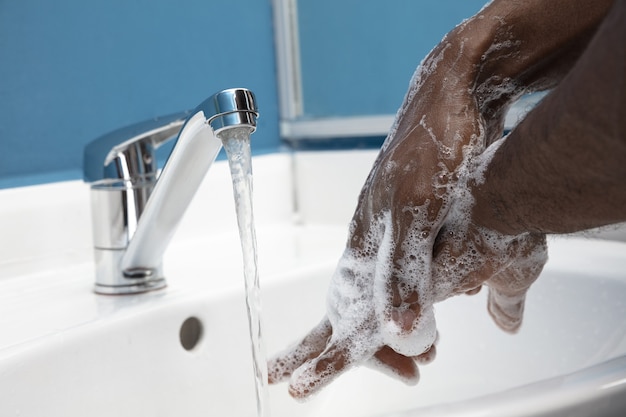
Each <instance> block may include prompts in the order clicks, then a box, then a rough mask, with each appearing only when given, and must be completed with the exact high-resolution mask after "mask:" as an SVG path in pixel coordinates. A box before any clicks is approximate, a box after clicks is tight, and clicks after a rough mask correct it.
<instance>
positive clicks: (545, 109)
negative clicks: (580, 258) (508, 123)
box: [473, 1, 626, 234]
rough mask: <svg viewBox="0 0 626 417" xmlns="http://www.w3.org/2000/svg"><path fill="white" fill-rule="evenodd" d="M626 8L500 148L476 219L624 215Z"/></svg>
mask: <svg viewBox="0 0 626 417" xmlns="http://www.w3.org/2000/svg"><path fill="white" fill-rule="evenodd" d="M625 9H626V7H625V6H624V2H621V1H620V2H616V5H615V7H614V9H613V10H612V11H611V14H610V15H609V16H608V17H607V19H606V20H605V22H604V23H603V24H602V26H601V27H600V29H599V30H598V33H597V35H596V37H595V38H594V39H593V41H592V43H591V44H590V46H589V48H587V50H586V51H585V53H584V54H583V55H582V56H581V58H580V59H579V60H578V62H577V64H576V65H575V66H574V68H573V69H572V71H571V72H570V73H569V74H568V75H567V76H566V77H565V78H564V79H563V81H562V82H561V83H560V84H559V85H558V87H557V88H555V90H554V91H553V92H552V93H551V94H550V95H548V96H547V97H546V98H545V99H544V101H543V102H542V103H540V104H539V105H538V106H537V107H536V108H535V110H533V111H532V112H531V113H530V114H529V115H528V116H527V117H526V119H525V120H524V121H523V122H522V123H520V125H519V126H518V127H517V128H516V129H514V131H513V132H511V134H510V135H509V137H508V138H507V139H506V140H505V142H504V143H503V144H502V146H501V147H500V149H498V151H497V152H496V153H495V155H494V157H493V159H492V161H491V163H490V164H489V166H488V168H487V171H486V173H485V180H484V183H483V184H481V185H479V186H477V187H476V188H475V190H474V195H475V200H476V204H475V207H474V211H473V214H474V218H475V221H476V222H477V223H478V224H480V225H483V226H486V227H489V228H492V229H495V230H497V231H500V232H502V233H505V234H518V233H521V232H526V231H531V232H549V233H568V232H574V231H578V230H583V229H588V228H592V227H597V226H602V225H606V224H611V223H617V222H621V221H626V137H625V135H626V133H625V132H626V81H625V79H624V78H625V75H626V59H625V55H626V54H625V51H624V46H623V42H624V39H626V30H625V28H626V11H625Z"/></svg>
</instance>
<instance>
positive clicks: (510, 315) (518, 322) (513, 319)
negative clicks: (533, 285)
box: [487, 289, 524, 334]
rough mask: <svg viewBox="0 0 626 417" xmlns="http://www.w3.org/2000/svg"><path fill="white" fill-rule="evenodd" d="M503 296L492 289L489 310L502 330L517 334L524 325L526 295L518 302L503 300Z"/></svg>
mask: <svg viewBox="0 0 626 417" xmlns="http://www.w3.org/2000/svg"><path fill="white" fill-rule="evenodd" d="M502 298H503V297H502V296H499V295H498V293H497V292H496V291H495V290H493V289H490V291H489V297H488V299H487V311H488V312H489V315H490V316H491V318H492V319H493V321H494V323H495V324H496V325H497V326H498V327H499V328H500V329H501V330H503V331H504V332H506V333H509V334H516V333H517V332H519V329H520V328H521V326H522V320H523V316H524V297H521V299H518V300H517V301H516V302H509V300H507V301H503V300H502Z"/></svg>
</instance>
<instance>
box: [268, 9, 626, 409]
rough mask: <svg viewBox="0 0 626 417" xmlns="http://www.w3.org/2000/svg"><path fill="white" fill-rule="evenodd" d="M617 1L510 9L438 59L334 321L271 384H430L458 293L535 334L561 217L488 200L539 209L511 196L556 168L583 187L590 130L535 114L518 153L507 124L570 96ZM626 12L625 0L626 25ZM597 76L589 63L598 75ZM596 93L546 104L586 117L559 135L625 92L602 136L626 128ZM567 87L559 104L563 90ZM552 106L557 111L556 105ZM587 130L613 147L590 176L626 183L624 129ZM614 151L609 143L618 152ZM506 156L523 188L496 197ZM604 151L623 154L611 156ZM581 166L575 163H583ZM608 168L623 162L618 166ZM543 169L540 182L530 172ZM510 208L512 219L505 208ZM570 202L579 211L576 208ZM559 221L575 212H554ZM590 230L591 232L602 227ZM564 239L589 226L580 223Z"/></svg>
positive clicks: (416, 89)
mask: <svg viewBox="0 0 626 417" xmlns="http://www.w3.org/2000/svg"><path fill="white" fill-rule="evenodd" d="M618 3H619V2H618ZM612 4H613V2H612V1H611V0H581V1H576V2H573V1H570V0H555V1H552V2H545V1H542V0H528V1H527V2H523V3H519V2H517V3H511V2H507V1H500V0H494V1H492V2H490V3H489V4H488V5H487V6H486V7H485V8H483V9H482V10H481V12H479V14H478V15H477V16H475V17H474V18H472V19H469V20H468V21H466V22H464V23H462V24H461V25H459V26H458V27H457V28H455V29H454V30H453V31H452V32H450V34H448V35H447V36H446V38H444V39H443V41H442V42H441V43H440V44H439V45H438V46H437V47H436V48H435V49H434V50H433V51H432V52H431V53H430V54H429V55H428V56H427V57H426V59H425V60H424V62H423V63H422V64H421V65H420V67H419V68H418V70H417V71H416V74H415V76H414V78H413V79H412V80H411V84H410V89H409V91H408V93H407V96H406V98H405V101H404V103H403V106H402V107H401V109H400V111H399V112H398V115H397V118H396V124H395V125H394V127H393V128H392V130H391V132H390V134H389V137H388V138H387V140H386V141H385V143H384V144H383V147H382V149H381V153H380V154H379V157H378V159H377V160H376V163H375V164H374V167H373V168H372V171H371V173H370V175H369V177H368V179H367V181H366V183H365V185H364V187H363V190H362V192H361V195H360V197H359V201H358V206H357V210H356V212H355V215H354V217H353V221H352V224H351V228H350V232H349V238H348V242H347V245H346V250H345V252H344V254H343V256H342V258H341V259H340V261H339V265H338V266H337V269H336V271H335V273H334V275H333V277H332V282H331V285H330V290H329V294H328V305H327V315H326V317H324V318H323V320H322V321H321V322H320V324H319V325H318V326H317V327H316V328H315V329H313V330H312V331H311V332H310V333H309V334H308V335H307V336H306V337H305V338H304V339H303V340H302V341H300V342H299V343H298V344H296V345H295V346H294V347H292V348H290V349H288V350H286V351H285V352H283V353H280V354H279V355H277V356H276V357H275V358H274V359H272V360H271V361H270V362H269V365H268V367H269V379H270V382H273V383H276V382H280V381H283V380H285V379H290V384H289V391H290V393H291V394H292V395H293V396H294V397H297V398H304V397H307V396H309V395H311V394H313V393H315V392H316V391H318V390H319V389H321V388H322V387H324V386H325V385H327V384H328V383H330V382H331V381H332V380H334V379H335V378H336V377H337V376H339V375H340V374H341V373H343V372H345V371H346V370H348V369H350V368H351V367H354V366H356V365H359V364H370V365H373V366H374V367H376V368H377V369H379V370H381V371H384V372H386V373H388V374H390V375H392V376H395V377H398V378H399V379H401V380H403V381H405V382H407V383H415V382H417V380H418V378H419V372H418V368H417V366H418V365H419V364H422V363H424V362H427V361H429V360H432V359H433V357H434V355H435V347H434V345H435V342H436V339H437V330H436V325H435V317H434V311H433V304H434V303H436V302H440V301H443V300H445V299H447V298H449V297H451V296H454V295H458V294H463V293H467V294H473V293H476V292H477V291H478V290H480V288H481V286H482V285H485V286H487V287H488V288H489V294H488V306H487V307H488V311H489V313H490V315H491V316H492V318H493V319H494V321H495V322H496V324H497V325H498V326H499V327H500V328H502V329H503V330H505V331H508V332H515V331H516V330H517V329H518V328H519V326H520V324H521V321H522V315H523V309H524V300H525V296H526V292H527V290H528V288H529V287H530V285H531V284H532V283H533V282H534V280H535V279H536V278H537V276H538V275H539V273H540V272H541V270H542V268H543V265H544V264H545V261H546V259H547V254H546V243H545V235H544V234H542V233H540V232H541V231H545V230H550V228H546V227H545V225H544V224H543V223H542V220H545V219H546V218H547V217H548V216H542V213H541V212H540V211H541V210H539V212H538V210H537V207H543V206H545V200H541V199H538V200H537V201H535V202H534V204H535V205H534V206H532V205H531V206H532V207H534V208H535V210H534V211H533V212H532V213H533V215H532V217H533V218H534V219H536V220H538V222H536V224H535V227H534V228H528V227H526V226H525V221H528V220H532V219H530V218H529V216H528V215H526V216H522V215H520V214H519V213H526V212H525V211H524V210H521V211H520V210H516V208H517V207H512V206H511V204H508V205H507V204H503V205H501V206H493V204H492V201H493V200H492V199H491V198H485V195H486V196H489V195H490V194H489V192H490V191H491V192H494V190H495V191H497V193H496V194H497V195H498V196H499V198H501V199H502V202H503V203H505V202H508V203H510V202H511V201H515V202H517V204H519V203H521V204H524V201H523V200H524V198H527V197H532V196H533V192H532V191H530V192H529V191H527V193H526V194H524V195H522V196H521V197H522V199H521V200H520V199H519V198H505V197H510V195H509V194H513V196H514V197H517V195H516V190H517V189H519V188H520V184H522V185H524V186H525V185H527V183H530V184H533V186H535V187H540V186H542V187H545V185H544V184H542V182H541V180H543V179H544V178H548V177H550V178H552V179H559V178H560V176H559V175H558V174H559V172H556V173H555V172H554V167H555V166H556V165H554V161H557V160H558V161H559V162H560V163H561V164H560V165H558V166H559V167H561V168H564V169H566V172H567V173H568V177H569V178H570V179H573V178H577V177H578V176H579V175H578V174H579V173H578V172H577V171H578V170H579V167H580V166H581V165H582V164H574V165H571V164H570V165H571V166H570V165H568V164H567V163H566V162H563V155H561V152H560V151H561V150H562V149H564V147H565V146H566V145H571V143H572V140H573V139H575V136H576V135H572V134H571V133H572V132H569V131H567V132H566V133H567V134H562V133H563V132H562V131H561V130H562V129H561V130H559V129H556V130H554V132H552V131H551V129H548V127H551V126H552V124H554V123H553V120H552V119H551V118H550V117H551V116H554V115H555V114H557V113H554V112H553V113H550V112H549V111H548V112H545V109H544V110H543V111H542V112H532V113H531V115H530V116H529V117H527V118H526V120H525V121H524V122H522V123H521V124H520V126H521V127H518V128H516V129H515V130H514V131H513V133H512V134H511V136H509V139H513V138H514V139H515V141H514V142H511V141H510V140H509V141H507V139H500V138H501V136H502V130H503V129H502V126H503V118H504V113H505V111H506V108H507V105H508V103H510V102H511V101H512V100H514V99H515V98H516V97H519V95H520V94H522V93H525V92H529V91H535V90H539V89H546V88H552V87H555V86H560V85H562V84H559V83H560V82H561V80H563V79H564V77H565V76H566V74H568V71H569V70H570V69H571V67H572V65H574V64H575V63H576V60H577V59H578V58H579V56H580V55H581V54H583V52H584V51H585V48H586V47H587V44H588V43H589V42H590V39H591V38H592V36H593V34H594V31H595V29H596V28H597V27H598V25H599V24H600V23H601V22H602V20H603V19H604V16H605V15H606V13H607V11H608V10H609V8H610V7H611V5H612ZM616 4H617V3H616ZM622 6H623V5H622V4H619V7H620V8H621V10H622V17H621V19H623V16H624V14H623V9H624V8H623V7H622ZM616 7H617V6H616ZM616 10H617V9H616ZM618 11H619V10H618ZM611 22H613V21H611ZM615 22H617V23H615ZM622 23H623V20H622V21H620V20H615V21H614V22H613V23H612V24H616V26H615V27H616V28H617V29H616V30H615V31H614V32H606V33H605V36H608V37H609V38H610V36H612V35H611V33H616V34H617V35H616V36H615V37H614V38H610V39H608V40H609V41H610V42H611V44H612V45H619V42H620V41H621V40H622V39H623V36H622V34H623V28H624V25H623V24H622ZM620 28H621V29H620ZM620 30H621V32H620ZM620 36H621V37H620ZM590 49H592V51H600V52H598V53H600V57H601V59H597V58H596V57H595V55H593V54H592V55H591V56H590V57H591V58H590V60H589V61H588V62H592V63H593V65H592V66H590V68H591V70H592V72H595V63H596V62H606V63H608V62H612V61H611V60H612V59H613V58H614V56H615V54H613V53H612V52H613V51H614V50H615V47H612V48H608V49H606V51H608V54H605V55H602V53H601V52H602V51H604V49H602V48H595V49H593V48H590ZM583 57H584V56H583ZM615 62H618V63H619V62H622V61H618V60H615ZM607 67H608V66H607ZM586 68H587V67H584V66H583V67H582V71H583V73H584V71H585V69H586ZM610 68H611V70H612V71H614V73H615V74H616V76H615V77H613V78H614V79H618V78H619V77H622V76H623V73H622V74H620V75H619V76H618V75H617V74H618V73H619V71H623V66H619V65H613V66H611V67H610ZM584 74H587V73H584ZM584 74H583V75H584ZM613 78H611V77H609V78H607V79H613ZM588 79H593V78H588V77H587V78H585V77H582V78H581V80H582V82H580V80H578V79H576V78H571V77H570V78H566V77H565V80H564V81H563V83H564V84H566V86H567V83H568V81H569V82H570V83H571V82H572V80H573V81H574V85H573V86H572V85H570V86H569V87H570V90H569V91H577V90H579V89H580V86H594V85H595V84H594V83H592V82H587V81H586V80H588ZM596 82H597V79H596ZM607 85H610V84H607ZM594 88H595V87H594ZM594 88H591V90H589V89H588V90H583V91H584V93H583V96H581V97H582V98H583V100H582V101H579V104H578V105H577V106H574V107H572V108H569V107H568V106H567V105H566V103H568V102H570V101H572V100H571V99H572V96H571V95H568V94H565V96H566V98H568V100H561V101H559V100H552V101H549V100H544V103H546V102H549V103H552V104H554V103H556V104H559V106H557V107H558V108H561V109H563V108H566V109H568V108H569V110H568V111H570V112H571V114H572V115H574V114H575V115H577V116H576V118H573V117H572V116H567V117H565V120H567V121H568V123H557V124H556V127H557V128H562V127H563V126H569V124H570V121H571V120H577V119H581V118H582V119H584V117H586V116H587V114H588V113H589V112H588V111H587V108H586V107H585V105H583V104H580V103H586V101H585V100H586V97H587V96H590V97H591V96H593V97H595V98H596V99H598V97H601V98H606V97H612V98H614V100H613V102H611V103H613V104H610V105H607V106H604V107H601V108H599V114H610V115H612V116H611V117H612V118H611V119H610V120H609V121H608V122H606V123H603V124H601V126H604V125H608V126H610V129H609V130H610V132H609V133H611V132H613V133H614V132H623V127H622V126H621V125H619V126H618V123H616V122H618V121H619V120H623V118H619V117H617V116H615V114H616V113H615V112H608V113H607V111H608V110H610V109H613V108H621V109H623V106H622V107H620V105H621V104H620V103H623V101H621V102H620V101H619V100H620V97H621V96H619V95H617V94H608V93H606V92H603V91H600V92H597V94H596V93H594ZM609 88H610V87H609ZM565 91H568V90H565ZM604 91H608V89H605V90H604ZM555 92H556V93H559V88H556V89H555ZM594 94H596V95H595V96H594ZM550 97H555V94H551V95H550ZM556 97H557V98H558V97H559V96H558V95H556ZM598 102H600V101H599V100H598ZM564 103H565V104H564ZM580 108H583V109H585V111H584V112H583V114H582V115H581V113H576V112H575V111H573V109H580ZM548 109H552V110H554V107H550V105H548ZM544 114H547V115H548V116H547V117H546V116H544ZM568 114H570V113H568ZM533 116H534V117H533ZM595 116H597V114H596V115H595ZM529 119H530V120H531V121H533V122H534V123H537V126H539V130H538V131H535V132H534V136H535V137H534V138H530V139H533V140H531V141H530V142H532V143H534V146H531V149H530V150H528V149H526V155H525V156H526V158H525V159H523V164H522V163H521V161H519V160H517V159H520V157H519V156H520V153H516V152H514V151H519V149H520V148H523V147H521V146H520V143H523V142H521V139H522V138H520V135H524V134H525V133H523V132H532V129H528V128H527V127H528V123H526V122H528V120H529ZM600 120H602V119H600ZM587 122H589V124H588V129H587V130H584V129H581V131H583V132H582V135H581V137H582V138H583V139H585V140H586V139H589V143H597V142H598V140H599V139H603V140H604V141H603V142H600V145H598V146H599V148H596V149H594V150H593V152H590V153H591V154H593V155H596V154H598V155H602V158H596V159H597V161H598V164H597V166H594V169H595V171H590V172H591V173H592V178H593V180H597V179H598V178H604V177H606V178H612V177H614V176H615V175H611V172H612V171H615V172H623V171H620V170H619V167H620V166H621V167H623V160H620V158H619V155H621V154H619V153H616V155H618V157H615V156H613V155H612V152H611V149H623V145H622V142H623V138H622V137H619V135H617V137H616V136H615V135H611V134H605V135H601V136H600V137H598V136H597V133H598V132H600V131H602V132H604V130H602V129H598V126H600V125H598V124H597V123H595V124H594V121H593V120H587ZM596 122H597V120H596ZM609 122H610V123H609ZM611 123H613V124H611ZM622 124H623V123H622ZM615 126H617V127H615ZM579 127H580V126H579ZM611 129H612V130H611ZM518 132H522V133H518ZM548 133H553V136H554V135H556V139H555V137H552V139H553V141H552V142H553V146H552V147H550V146H548V145H547V144H546V141H545V140H544V139H545V136H546V135H548ZM577 133H580V132H577ZM616 142H617V145H616ZM503 143H504V144H505V146H504V147H501V145H502V144H503ZM512 143H513V144H515V145H511V144H512ZM605 143H608V145H609V146H603V145H604V144H605ZM499 147H500V148H499ZM498 149H500V150H501V151H507V152H499V153H498V156H500V158H498V159H497V161H498V162H499V167H502V165H505V166H506V165H507V164H508V165H513V164H512V163H511V162H513V160H514V159H515V161H514V162H516V163H517V170H516V171H515V172H514V174H515V175H510V176H509V180H510V178H513V180H510V181H513V183H506V184H504V186H503V187H501V189H498V188H497V187H495V188H494V187H493V181H494V180H493V179H492V181H491V182H489V185H490V186H491V188H490V187H487V184H488V183H487V182H483V181H485V178H486V177H485V176H484V174H485V172H486V173H488V174H489V178H492V176H493V175H494V174H493V173H494V171H493V167H490V166H489V163H490V161H491V160H492V158H493V155H494V154H495V152H496V151H497V150H498ZM598 149H608V150H609V153H608V154H606V153H600V152H599V151H598ZM546 152H549V155H550V158H551V162H552V163H550V164H541V163H537V162H545V160H546V158H545V155H544V154H545V153H546ZM502 154H504V155H505V157H502ZM565 156H566V157H568V158H572V156H571V154H565ZM585 157H587V155H585ZM516 158H517V159H516ZM565 159H567V158H565ZM583 159H584V158H583ZM587 159H590V158H587ZM587 159H585V160H587ZM591 159H593V158H591ZM596 159H593V160H594V161H596ZM493 160H494V161H495V160H496V159H495V158H494V159H493ZM605 160H610V161H612V163H611V164H604V162H602V161H605ZM520 164H521V165H522V168H519V165H520ZM603 164H604V165H606V167H604V165H603ZM529 166H532V167H533V169H534V170H535V171H537V172H529V171H528V170H527V168H528V167H529ZM572 167H573V168H572ZM607 167H608V168H607ZM615 167H618V169H615ZM524 168H526V170H525V169H524ZM501 171H503V170H500V171H498V172H501ZM596 171H597V172H596ZM604 171H608V173H607V174H606V175H605V176H598V175H597V174H598V172H601V173H603V172H604ZM594 175H595V176H594ZM621 178H622V179H621V180H618V181H613V182H610V181H609V182H607V181H605V182H603V184H607V183H608V184H613V183H615V184H616V187H615V189H616V191H615V193H614V194H615V195H620V196H623V195H624V194H623V189H624V188H623V177H621ZM530 179H533V180H534V182H532V181H530ZM535 180H538V181H535ZM529 181H530V182H529ZM496 183H497V181H496ZM554 184H556V185H557V186H558V185H559V184H561V182H560V181H554V182H553V185H554ZM568 184H569V183H568ZM585 184H587V183H583V185H585ZM483 185H484V186H483ZM569 185H571V184H569ZM581 187H582V186H581ZM487 188H489V189H488V190H485V189H487ZM522 188H523V187H522ZM562 189H563V190H565V191H566V193H565V194H563V195H565V196H567V195H569V194H568V193H567V192H569V191H570V188H568V187H562ZM581 189H585V190H586V189H587V188H584V187H582V188H581ZM557 190H560V189H559V188H558V187H557ZM619 190H621V192H620V191H619ZM504 191H506V192H504ZM505 194H506V195H505ZM481 195H482V199H481V198H479V197H480V196H481ZM540 195H541V194H540ZM583 195H586V194H583ZM591 200H592V201H593V199H591ZM615 201H622V200H617V199H616V200H615ZM475 203H476V204H475ZM499 207H505V208H506V209H507V210H505V211H503V212H498V208H499ZM569 207H570V208H572V210H573V211H575V210H574V209H576V205H575V204H574V205H570V206H569ZM600 207H606V205H602V204H600ZM615 207H616V208H617V209H618V210H622V211H621V212H620V213H621V214H618V215H615V216H608V217H607V216H604V217H603V216H599V220H598V221H597V224H603V223H602V221H604V219H605V218H608V219H609V220H611V219H613V220H615V219H618V220H619V219H623V204H615ZM524 208H527V207H524ZM551 216H552V217H555V216H556V217H558V216H559V215H558V213H554V212H553V213H551ZM503 219H506V221H505V222H504V226H505V227H503V221H502V220H503ZM520 220H521V221H520ZM557 220H558V219H557ZM574 220H575V221H577V223H576V222H575V223H576V224H583V225H584V224H587V223H583V222H581V221H580V219H577V218H574ZM507 221H508V222H509V223H511V222H512V223H515V224H514V225H510V224H507ZM557 223H558V221H557ZM592 224H593V223H592ZM557 226H560V225H557ZM497 230H499V231H500V232H498V231H497ZM511 230H514V232H511ZM530 230H534V231H533V232H531V231H530ZM555 230H561V229H560V228H559V227H557V228H556V229H555ZM563 230H580V229H576V228H575V227H569V226H568V227H564V228H563ZM503 231H505V232H506V233H509V234H507V235H504V234H502V233H501V232H503ZM517 233H519V234H517Z"/></svg>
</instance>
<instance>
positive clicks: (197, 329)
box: [180, 317, 202, 350]
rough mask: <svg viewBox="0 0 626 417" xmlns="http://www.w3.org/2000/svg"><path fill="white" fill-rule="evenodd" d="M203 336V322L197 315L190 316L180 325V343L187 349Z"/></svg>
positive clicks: (191, 347) (192, 346)
mask: <svg viewBox="0 0 626 417" xmlns="http://www.w3.org/2000/svg"><path fill="white" fill-rule="evenodd" d="M201 337H202V322H201V321H200V320H198V319H197V318H196V317H189V318H188V319H187V320H185V321H184V322H183V324H182V326H180V344H181V345H183V348H185V350H191V349H193V348H194V347H196V345H197V344H198V342H199V341H200V338H201Z"/></svg>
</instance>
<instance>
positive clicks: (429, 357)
mask: <svg viewBox="0 0 626 417" xmlns="http://www.w3.org/2000/svg"><path fill="white" fill-rule="evenodd" d="M436 357H437V347H436V346H435V345H432V346H431V347H430V348H429V349H428V350H427V351H426V352H424V353H422V354H421V355H417V356H415V357H414V358H413V359H414V360H415V362H416V363H417V364H418V365H428V364H429V363H431V362H432V361H434V360H435V358H436Z"/></svg>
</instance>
